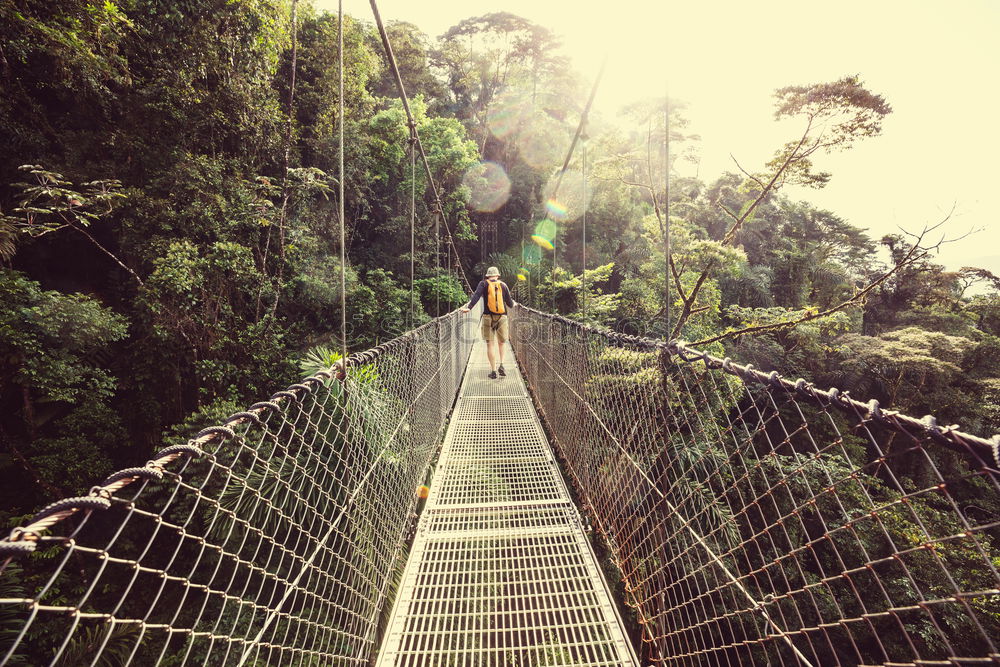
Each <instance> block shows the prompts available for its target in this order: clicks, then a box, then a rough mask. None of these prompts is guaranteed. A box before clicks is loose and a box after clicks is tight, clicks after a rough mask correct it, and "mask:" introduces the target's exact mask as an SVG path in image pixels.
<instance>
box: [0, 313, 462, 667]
mask: <svg viewBox="0 0 1000 667" xmlns="http://www.w3.org/2000/svg"><path fill="white" fill-rule="evenodd" d="M472 327H473V321H472V319H471V318H466V317H463V316H462V314H461V313H460V312H459V311H453V312H451V313H448V314H446V315H443V316H441V317H438V318H435V319H433V320H431V321H429V322H426V323H424V324H423V325H421V326H419V327H417V328H416V329H413V330H411V331H408V332H406V333H404V334H402V335H400V336H398V337H396V338H394V339H392V340H389V341H386V342H384V343H382V344H380V345H377V346H375V347H373V348H371V349H369V350H365V351H362V352H357V353H354V354H352V355H350V356H349V357H348V358H347V359H346V360H344V359H342V360H338V361H337V362H336V363H335V364H334V365H333V366H331V367H330V368H328V369H324V370H321V371H318V372H316V373H314V374H313V375H311V376H310V377H307V378H305V379H303V380H301V381H300V382H297V383H294V384H291V385H289V386H288V387H287V388H286V389H284V390H281V391H278V392H275V393H274V394H272V395H271V396H270V397H269V398H268V399H267V400H264V401H259V402H257V403H254V404H253V405H251V406H249V407H248V408H247V409H245V410H243V411H240V412H237V413H234V414H233V415H231V416H230V417H229V418H228V419H226V420H224V421H223V422H222V423H221V424H219V425H215V426H209V427H208V428H204V429H202V430H201V431H199V432H198V433H197V434H196V435H195V437H194V438H192V439H190V440H189V441H188V442H187V443H185V444H180V445H173V446H170V447H166V448H164V449H161V450H160V451H159V452H157V453H156V454H155V455H154V456H153V458H152V459H151V460H150V461H148V462H147V463H146V464H145V465H144V466H137V467H131V468H126V469H124V470H121V471H118V472H115V473H113V474H111V475H109V476H108V477H107V478H105V479H104V481H103V482H101V483H100V484H98V485H96V486H94V487H92V489H91V490H90V492H89V494H88V495H86V496H80V497H73V498H66V499H62V500H60V501H57V502H55V503H52V504H50V505H48V506H47V507H45V508H43V509H42V510H41V511H40V512H38V513H36V514H35V515H34V517H33V518H32V519H31V520H30V521H28V522H27V523H25V524H24V525H22V526H20V527H18V528H15V529H14V530H13V531H12V533H11V535H10V537H8V538H6V539H4V540H0V576H3V577H5V579H4V584H5V585H4V588H3V589H0V590H2V591H3V592H0V615H5V617H6V618H7V619H8V621H9V619H10V618H11V617H12V615H13V618H15V619H17V620H18V621H20V624H21V627H20V629H19V631H17V632H16V633H14V634H13V635H12V636H11V635H7V634H5V635H0V664H6V663H7V662H8V661H14V662H17V661H18V660H22V661H27V662H29V663H30V664H53V665H54V664H57V663H60V661H64V662H72V663H73V664H76V662H88V663H89V662H90V661H92V660H93V661H98V660H99V658H100V656H101V655H103V654H104V653H105V652H106V651H113V650H114V648H113V647H114V646H115V645H116V642H117V644H121V643H123V642H124V643H125V644H127V648H128V651H127V652H128V654H129V655H128V656H127V659H125V660H124V661H125V662H127V661H129V660H131V661H133V662H134V663H137V664H153V663H158V662H160V661H162V660H165V659H167V658H172V659H173V658H177V657H181V656H183V659H184V660H187V661H193V662H199V663H200V662H203V661H207V660H209V658H210V657H211V656H216V657H222V656H223V655H228V656H233V658H234V660H236V661H237V662H240V663H244V662H246V661H250V662H252V663H253V664H270V663H272V662H274V661H277V662H281V661H285V660H290V659H292V657H293V656H298V657H296V658H295V659H296V660H298V659H300V658H301V657H302V656H304V655H308V656H312V657H313V658H314V659H316V660H319V661H329V660H333V659H348V660H353V659H354V658H353V657H352V656H354V657H356V656H362V655H367V654H370V653H372V652H373V651H374V650H375V649H376V648H377V633H378V631H379V621H378V619H379V614H380V613H382V612H383V611H384V608H385V605H386V603H387V600H388V601H389V602H391V586H392V581H393V576H394V574H393V573H394V571H395V568H396V567H397V566H399V565H400V564H401V563H400V562H399V557H400V553H401V550H402V549H403V545H404V543H405V536H406V533H407V531H408V530H409V527H410V525H411V516H412V511H413V508H414V507H415V505H416V502H417V496H416V489H417V487H418V486H419V484H420V483H422V482H423V480H424V477H425V475H426V472H427V469H428V467H429V465H430V463H431V461H432V459H433V455H434V453H435V451H436V449H437V447H438V446H439V442H440V435H441V433H442V428H443V425H444V420H445V418H446V417H447V415H448V413H449V411H450V409H451V406H452V403H453V401H454V398H455V396H456V395H457V391H458V387H459V385H460V383H461V380H462V377H463V374H464V370H465V365H466V360H467V358H468V354H469V352H470V351H471V346H472V342H473V335H472ZM445 351H446V352H447V353H445ZM135 482H139V484H134V483H135ZM126 488H128V490H129V493H128V494H124V493H122V492H123V491H125V490H126ZM71 518H72V520H71ZM50 532H51V534H50ZM33 553H38V554H39V558H33V557H31V555H32V554H33ZM7 577H10V578H11V579H7ZM8 581H9V582H10V585H8V584H7V582H8ZM12 586H13V588H11V587H12ZM12 591H13V594H11V593H12ZM53 591H61V592H60V593H59V597H57V598H52V597H51V596H52V592H53ZM7 627H8V628H9V627H10V626H9V625H8V626H7ZM11 637H12V638H11ZM95 637H96V639H95ZM42 638H44V642H43V643H39V642H41V641H42ZM48 642H54V644H52V645H49V644H48ZM60 642H61V643H60ZM119 648H120V646H119ZM81 651H82V652H84V653H86V658H85V659H84V658H81V656H80V652H81ZM119 658H121V656H119ZM116 659H118V658H116ZM123 659H124V658H123Z"/></svg>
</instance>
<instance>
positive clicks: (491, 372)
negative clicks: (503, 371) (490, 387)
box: [487, 371, 497, 380]
mask: <svg viewBox="0 0 1000 667" xmlns="http://www.w3.org/2000/svg"><path fill="white" fill-rule="evenodd" d="M487 377H488V378H489V379H491V380H496V379H497V372H496V371H490V374H489V375H488V376H487Z"/></svg>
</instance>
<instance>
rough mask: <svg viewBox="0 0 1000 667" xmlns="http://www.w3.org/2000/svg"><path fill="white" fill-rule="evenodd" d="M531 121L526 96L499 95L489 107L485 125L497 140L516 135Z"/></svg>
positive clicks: (528, 100)
mask: <svg viewBox="0 0 1000 667" xmlns="http://www.w3.org/2000/svg"><path fill="white" fill-rule="evenodd" d="M530 119H531V100H530V99H529V98H528V96H527V95H523V94H520V93H513V92H504V93H501V94H500V95H499V96H498V97H497V99H496V101H494V102H493V104H492V105H491V106H490V111H489V113H488V114H487V115H486V125H487V127H489V128H490V132H491V133H492V134H493V136H494V137H496V138H497V139H506V138H507V137H510V136H512V135H514V134H516V133H517V132H518V131H519V130H520V129H521V128H522V127H523V126H524V125H525V124H526V123H527V122H528V121H529V120H530Z"/></svg>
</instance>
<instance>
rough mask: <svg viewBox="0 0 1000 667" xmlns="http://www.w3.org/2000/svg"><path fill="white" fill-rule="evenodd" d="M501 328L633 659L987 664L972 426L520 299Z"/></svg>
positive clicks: (992, 637)
mask: <svg viewBox="0 0 1000 667" xmlns="http://www.w3.org/2000/svg"><path fill="white" fill-rule="evenodd" d="M512 340H513V342H514V345H515V348H516V352H517V356H518V359H519V360H520V362H521V366H522V372H523V373H524V375H525V377H526V379H527V381H528V385H529V387H530V388H531V390H532V393H533V395H534V398H535V400H536V402H537V403H538V405H539V406H540V407H541V409H542V411H543V412H544V414H543V419H544V421H545V422H546V424H547V426H548V427H549V429H550V434H551V436H552V440H553V445H554V446H555V448H556V449H557V451H558V454H559V456H560V457H561V459H562V461H563V463H564V466H565V467H566V469H567V471H568V474H569V476H570V477H571V479H572V482H573V484H574V486H575V487H576V489H577V491H578V493H579V495H580V498H581V502H583V503H584V504H585V505H586V509H587V510H588V511H589V512H590V514H591V515H592V518H593V520H594V522H595V525H596V526H597V527H598V529H599V531H600V532H601V533H602V534H603V536H604V537H605V538H606V541H607V543H608V545H609V547H610V550H611V554H612V560H613V561H614V563H615V564H616V565H617V567H618V568H619V569H620V574H621V578H622V579H623V581H624V585H625V591H626V598H627V599H626V603H627V604H628V605H630V606H632V607H634V608H635V610H636V612H637V616H638V619H639V623H640V624H641V625H642V631H643V642H644V643H645V647H644V648H645V654H646V656H647V658H648V659H649V660H650V661H652V662H657V663H670V664H699V665H724V664H730V665H757V664H759V665H770V664H789V665H796V664H811V665H835V664H840V665H857V664H873V663H878V664H882V663H891V664H894V665H916V664H924V665H926V664H986V663H988V664H997V662H998V661H1000V654H998V651H997V645H998V642H1000V590H998V589H1000V576H998V572H997V570H998V567H1000V517H997V516H995V515H991V514H989V513H987V512H984V511H983V509H982V508H981V507H980V505H978V504H977V499H982V498H984V497H989V498H994V499H995V498H996V494H997V493H998V492H1000V486H998V480H1000V476H998V475H1000V472H998V470H997V466H998V463H997V462H996V461H994V460H993V457H994V456H995V449H994V450H993V451H992V452H991V451H990V449H989V445H988V443H986V442H985V441H980V442H979V443H978V444H979V445H983V444H985V445H986V446H985V447H982V446H978V447H971V446H967V447H963V446H962V441H961V440H960V439H958V438H954V439H953V442H950V443H949V442H948V440H949V436H948V434H947V433H946V432H942V431H940V429H939V430H938V431H937V433H938V437H932V435H931V434H930V433H931V429H917V428H912V426H908V425H907V424H908V423H909V422H914V421H916V420H909V422H907V423H906V424H904V422H903V421H902V420H901V419H898V418H897V417H896V416H895V415H893V414H891V413H888V412H887V413H886V414H882V413H880V412H879V411H878V410H862V409H858V408H857V406H858V405H859V404H854V403H852V402H850V401H845V400H840V397H838V396H837V394H836V393H834V394H833V396H832V397H831V396H830V395H829V394H828V393H825V392H814V391H812V390H811V388H809V387H805V386H803V385H804V383H800V385H799V389H798V390H797V389H795V388H794V386H793V385H791V383H782V382H780V380H779V379H778V378H776V377H774V376H772V378H771V379H770V381H763V382H762V381H760V378H761V377H763V378H765V380H766V379H767V376H766V375H764V374H754V373H753V371H748V370H747V369H745V368H743V369H742V371H745V372H735V371H734V370H733V367H732V366H730V365H729V364H728V363H727V364H726V368H713V367H712V366H722V364H721V363H712V364H709V363H707V362H706V361H705V359H704V358H699V357H698V355H693V356H692V355H687V354H684V352H683V351H682V352H681V354H672V353H671V352H670V350H669V349H668V348H667V346H665V345H664V344H661V343H656V342H653V341H648V340H642V339H636V338H630V337H624V336H618V335H614V334H607V333H602V332H599V331H596V330H593V329H588V328H586V327H581V326H579V325H575V324H574V323H572V322H570V321H568V320H565V319H562V318H556V317H552V316H548V315H545V314H542V313H537V312H535V311H530V310H528V309H523V308H522V309H519V310H518V313H517V317H515V318H513V331H512ZM685 358H687V359H690V360H685ZM744 378H747V379H744ZM754 378H756V379H754ZM852 405H853V407H851V406H852ZM845 406H846V407H845ZM949 444H951V445H952V446H950V447H949V446H948V445H949Z"/></svg>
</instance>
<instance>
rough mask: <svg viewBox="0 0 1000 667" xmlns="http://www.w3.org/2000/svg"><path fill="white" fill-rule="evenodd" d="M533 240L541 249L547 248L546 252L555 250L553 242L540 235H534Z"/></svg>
mask: <svg viewBox="0 0 1000 667" xmlns="http://www.w3.org/2000/svg"><path fill="white" fill-rule="evenodd" d="M531 240H532V241H534V242H535V243H537V244H538V245H539V247H542V248H545V249H546V250H554V249H555V245H553V243H552V241H550V240H548V239H547V238H545V237H544V236H539V235H538V234H532V235H531Z"/></svg>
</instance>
